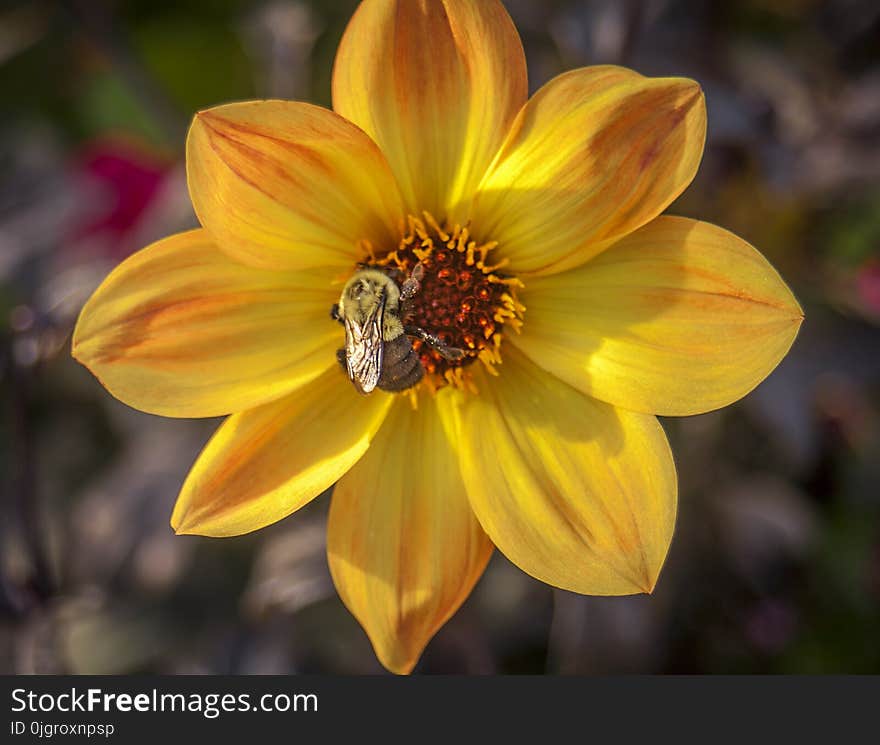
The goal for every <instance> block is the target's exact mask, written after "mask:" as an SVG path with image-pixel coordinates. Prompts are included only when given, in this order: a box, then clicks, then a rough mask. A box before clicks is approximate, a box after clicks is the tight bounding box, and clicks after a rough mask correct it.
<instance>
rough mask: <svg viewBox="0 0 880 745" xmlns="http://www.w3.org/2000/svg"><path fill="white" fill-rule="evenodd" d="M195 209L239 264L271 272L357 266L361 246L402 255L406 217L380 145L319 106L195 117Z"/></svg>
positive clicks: (232, 107)
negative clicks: (400, 247) (394, 250)
mask: <svg viewBox="0 0 880 745" xmlns="http://www.w3.org/2000/svg"><path fill="white" fill-rule="evenodd" d="M186 170H187V180H188V182H189V193H190V196H191V198H192V202H193V207H194V208H195V211H196V214H197V215H198V217H199V220H200V221H201V223H202V225H203V226H204V227H205V228H207V229H208V231H210V233H211V235H212V236H213V238H214V239H215V240H216V241H217V244H218V245H219V246H220V248H222V249H223V250H224V251H226V252H227V253H229V255H230V256H233V257H234V258H236V259H238V260H240V261H243V262H246V263H249V264H252V265H254V266H259V267H266V268H272V269H303V268H306V267H312V266H324V265H333V266H344V267H350V266H351V265H352V264H354V263H355V262H357V261H360V260H363V258H364V257H363V255H362V254H361V253H360V252H359V251H358V249H357V243H358V241H360V240H364V239H365V240H369V241H370V242H371V243H372V244H373V245H374V246H376V247H381V246H396V245H397V242H398V240H399V237H400V236H399V225H400V224H401V220H402V218H403V211H402V210H403V208H402V203H401V201H400V196H399V192H398V189H397V185H396V184H395V182H394V177H393V176H392V175H391V171H390V170H389V168H388V164H387V162H386V161H385V158H384V156H383V155H382V153H381V152H379V149H378V148H377V147H376V145H375V144H374V143H373V142H372V141H371V140H370V138H369V137H367V136H366V135H365V134H364V133H363V132H361V131H360V130H359V129H358V128H357V127H355V126H353V125H352V124H351V123H350V122H347V121H345V120H344V119H343V118H342V117H340V116H337V115H336V114H334V113H333V112H332V111H327V110H326V109H322V108H320V107H318V106H312V105H310V104H305V103H298V102H293V101H249V102H246V103H234V104H229V105H226V106H218V107H216V108H213V109H208V110H207V111H202V112H200V113H198V114H196V117H195V119H194V120H193V123H192V126H191V127H190V130H189V136H188V138H187V142H186Z"/></svg>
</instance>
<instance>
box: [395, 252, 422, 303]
mask: <svg viewBox="0 0 880 745" xmlns="http://www.w3.org/2000/svg"><path fill="white" fill-rule="evenodd" d="M424 277H425V266H424V264H422V262H421V261H420V262H419V263H418V264H416V265H415V266H414V267H413V270H412V271H411V272H410V274H409V277H407V278H406V280H405V281H404V283H403V284H402V285H401V286H400V297H401V298H402V299H403V300H409V299H410V298H411V297H414V296H415V295H416V293H418V291H419V290H420V289H421V287H422V279H424Z"/></svg>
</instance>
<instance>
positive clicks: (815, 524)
mask: <svg viewBox="0 0 880 745" xmlns="http://www.w3.org/2000/svg"><path fill="white" fill-rule="evenodd" d="M355 6H356V1H355V0H269V1H266V0H175V1H174V2H171V1H170V0H80V1H76V0H70V2H51V1H50V0H33V1H27V2H16V1H15V0H12V1H10V0H4V2H2V3H0V392H2V394H0V469H2V470H0V474H2V477H0V672H6V673H8V672H15V673H133V672H160V673H289V672H334V673H368V672H381V671H382V668H381V667H380V666H379V663H378V662H376V660H375V657H374V656H373V653H372V651H371V649H370V646H369V643H368V641H367V639H366V636H365V635H364V633H363V632H362V631H361V629H360V627H359V626H358V625H357V623H356V622H355V621H354V620H353V619H352V617H351V616H350V615H349V614H348V612H347V611H346V610H345V608H344V607H343V605H342V603H341V602H340V600H339V599H338V597H337V596H336V594H335V591H334V589H333V585H332V583H331V581H330V577H329V574H328V571H327V566H326V560H325V556H324V528H325V520H326V510H327V506H328V502H329V499H328V496H327V495H324V496H323V497H321V498H319V499H318V500H316V501H315V502H314V503H313V504H311V505H310V506H308V507H307V508H305V509H303V510H302V511H300V512H299V513H297V514H295V515H294V516H292V517H291V518H288V519H287V520H285V521H283V522H281V523H279V524H277V525H274V526H272V527H271V528H268V529H265V530H262V531H260V532H258V533H256V534H252V535H247V536H243V537H240V538H234V539H225V540H211V539H206V538H197V537H190V536H187V537H175V536H174V535H173V533H172V531H171V529H170V527H169V525H168V519H169V516H170V514H171V508H172V505H173V502H174V499H175V497H176V495H177V492H178V489H179V486H180V484H181V483H182V481H183V478H184V476H185V474H186V472H187V470H188V468H189V466H190V465H191V464H192V462H193V460H194V459H195V457H196V455H197V453H198V451H199V449H200V448H201V446H202V445H203V444H204V443H205V442H206V440H207V438H208V437H209V435H210V433H211V432H212V430H213V429H214V428H215V426H216V424H217V421H215V420H212V421H184V420H170V419H161V418H158V417H153V416H149V415H147V414H141V413H139V412H136V411H133V410H131V409H129V408H127V407H125V406H124V405H122V404H120V403H118V402H117V401H115V400H114V399H113V398H111V397H110V396H109V395H108V394H107V393H106V392H105V391H104V390H103V389H102V388H101V386H100V385H99V384H98V382H97V381H96V380H95V379H94V378H93V377H92V376H91V375H90V374H89V373H88V372H87V371H86V370H85V368H82V367H80V366H79V365H77V364H76V363H75V362H74V361H73V360H72V359H71V357H70V351H69V347H70V333H71V329H72V326H73V323H74V321H75V318H76V314H77V312H78V311H79V308H80V307H81V305H82V303H83V302H84V301H85V299H86V298H87V297H88V295H89V294H90V292H91V291H92V290H93V289H94V288H95V287H96V286H97V284H98V283H99V282H100V280H101V279H102V278H103V277H104V276H105V275H106V274H107V272H108V271H109V270H110V269H111V268H112V267H113V266H114V265H115V264H116V263H118V262H119V261H121V260H122V259H124V258H125V257H126V256H127V255H129V254H130V253H131V252H132V251H134V250H137V249H138V248H140V247H142V246H145V245H146V244H147V243H149V242H151V241H152V240H154V239H157V238H160V237H163V236H165V235H168V234H170V233H173V232H176V231H179V230H182V229H185V228H188V227H190V226H192V225H194V224H195V218H194V216H193V213H192V210H191V207H190V204H189V200H188V197H187V192H186V184H185V176H184V164H183V145H184V135H185V131H186V127H187V125H188V122H189V119H190V118H191V116H192V115H193V113H194V112H195V111H196V110H198V109H199V108H203V107H207V106H210V105H213V104H217V103H222V102H226V101H230V100H235V99H244V98H253V97H280V98H292V99H304V100H309V101H313V102H316V103H320V104H323V105H329V87H330V72H331V67H332V62H333V55H334V52H335V49H336V46H337V44H338V41H339V38H340V36H341V34H342V32H343V29H344V27H345V23H346V22H347V20H348V18H349V17H350V15H351V13H352V11H353V9H354V7H355ZM507 7H508V9H509V11H510V13H511V15H512V16H513V18H514V20H515V22H516V24H517V26H518V28H519V30H520V33H521V35H522V37H523V41H524V44H525V48H526V53H527V56H528V61H529V73H530V83H531V87H532V89H533V90H534V89H535V88H536V87H538V86H540V85H541V84H542V83H544V82H546V81H547V80H549V79H550V78H551V77H552V76H554V75H556V74H557V73H559V72H561V71H563V70H565V69H569V68H572V67H577V66H582V65H588V64H595V63H619V64H625V65H628V66H631V67H634V68H636V69H638V70H639V71H640V72H642V73H645V74H649V75H685V76H689V77H693V78H695V79H697V80H699V81H700V82H701V84H702V85H703V88H704V90H705V91H706V95H707V101H708V108H709V135H708V144H707V147H706V153H705V157H704V160H703V165H702V168H701V170H700V173H699V175H698V176H697V179H696V181H695V182H694V184H693V185H692V186H691V188H690V189H689V190H688V191H687V192H686V193H685V195H684V196H683V197H682V198H681V199H680V200H679V201H678V202H676V203H675V204H674V205H673V207H672V208H671V210H670V211H672V212H674V213H678V214H684V215H687V216H691V217H698V218H701V219H704V220H708V221H711V222H716V223H718V224H720V225H723V226H724V227H726V228H729V229H730V230H733V231H734V232H736V233H738V234H739V235H741V236H743V237H744V238H746V239H747V240H749V241H750V242H751V243H753V244H754V245H755V246H757V247H758V248H759V249H760V250H761V251H762V252H763V253H764V254H765V255H766V256H767V257H768V258H769V259H770V260H771V261H772V262H773V264H774V265H775V266H776V267H777V268H778V269H779V271H780V272H781V274H782V275H783V277H784V278H785V279H786V280H787V281H788V283H789V284H790V285H791V286H792V288H793V289H794V291H795V294H796V295H797V296H798V298H799V299H800V301H801V303H802V304H803V306H804V309H805V311H806V322H805V323H804V325H803V327H802V330H801V334H800V336H799V338H798V340H797V341H796V342H795V345H794V348H793V350H792V352H791V354H790V355H789V356H788V357H787V358H786V359H785V361H784V362H783V363H782V364H781V365H780V366H779V368H778V369H777V370H776V371H775V372H774V373H773V374H772V375H771V376H770V378H769V379H768V380H767V381H766V382H765V383H763V384H762V385H761V386H760V387H759V388H758V389H757V390H756V391H755V392H754V393H752V394H751V395H750V396H748V397H747V398H746V399H745V400H743V401H741V402H740V403H738V404H736V405H734V406H730V407H728V408H726V409H724V410H722V411H719V412H715V413H711V414H706V415H704V416H698V417H692V418H688V419H680V420H673V419H667V420H664V422H663V423H664V426H665V427H666V429H667V431H668V433H669V435H670V438H671V440H672V444H673V449H674V452H675V455H676V459H677V463H678V468H679V481H680V485H681V493H680V506H679V519H678V525H677V531H676V536H675V539H674V541H673V544H672V549H671V553H670V556H669V559H668V561H667V564H666V567H665V569H664V571H663V574H662V575H661V579H660V582H659V584H658V587H657V590H656V591H655V594H654V595H653V596H652V597H650V598H649V597H644V596H640V597H631V598H589V597H580V596H576V595H572V594H570V593H566V592H562V591H557V590H553V589H551V588H549V587H547V586H546V585H543V584H541V583H539V582H537V581H535V580H532V579H531V578H529V577H527V576H526V575H524V574H523V573H521V572H520V571H519V570H517V569H516V568H515V567H513V566H512V565H510V564H509V563H508V562H507V561H506V560H505V559H504V558H503V557H501V556H500V555H497V552H496V556H495V558H494V559H493V560H492V563H491V564H490V566H489V569H488V571H487V572H486V574H485V576H484V578H483V579H482V581H481V582H480V583H479V585H478V586H477V588H476V590H475V591H474V593H473V595H472V596H471V598H470V599H469V600H468V601H467V603H466V604H465V606H464V607H463V608H462V610H461V611H459V613H458V614H456V615H455V616H454V618H453V619H452V620H451V621H450V622H449V623H448V624H447V625H446V627H445V628H444V629H443V630H442V631H441V632H440V633H439V634H438V636H437V637H436V638H435V639H434V641H433V642H432V643H431V644H430V645H429V646H428V649H427V651H426V653H425V655H424V657H423V659H422V662H421V663H420V665H419V667H418V668H417V670H418V671H420V672H425V673H431V672H469V673H492V672H503V673H543V672H547V673H600V672H601V673H605V672H611V673H617V672H673V673H708V672H718V673H738V672H761V673H783V672H785V673H808V672H809V673H825V672H829V673H830V672H849V673H861V672H875V673H876V672H880V519H878V518H880V4H878V3H877V2H876V1H875V0H836V1H835V0H739V1H738V2H724V3H717V2H710V1H709V0H705V1H702V0H643V1H639V0H629V1H624V2H619V1H610V0H608V1H606V0H591V1H584V0H580V1H579V0H508V1H507Z"/></svg>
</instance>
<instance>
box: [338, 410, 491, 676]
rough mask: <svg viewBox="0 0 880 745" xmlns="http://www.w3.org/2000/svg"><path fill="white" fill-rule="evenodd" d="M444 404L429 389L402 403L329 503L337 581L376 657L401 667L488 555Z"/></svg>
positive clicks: (465, 591)
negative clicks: (440, 410) (445, 424)
mask: <svg viewBox="0 0 880 745" xmlns="http://www.w3.org/2000/svg"><path fill="white" fill-rule="evenodd" d="M441 395H442V394H441ZM438 405H439V404H438V402H437V401H435V400H433V399H432V398H431V396H428V395H423V396H421V398H420V400H419V408H418V410H413V409H412V407H411V406H410V404H409V402H408V401H407V400H405V399H398V403H397V405H396V406H395V407H394V408H393V409H392V411H391V412H390V413H389V415H388V419H387V421H386V422H385V426H384V427H383V428H382V430H381V432H380V433H379V434H378V436H377V437H376V440H375V441H374V442H373V444H372V445H371V447H370V450H369V452H368V453H367V454H366V455H365V456H364V457H363V458H362V459H361V460H360V461H359V462H358V463H357V465H355V466H354V468H352V469H351V471H349V472H348V473H347V474H346V475H345V476H344V477H343V478H342V479H341V480H340V482H339V483H338V484H337V486H336V490H335V492H334V494H333V501H332V502H331V506H330V520H329V524H328V528H327V554H328V558H329V562H330V571H331V573H332V574H333V581H334V582H335V583H336V588H337V590H338V591H339V595H340V596H341V597H342V600H343V602H345V604H346V606H347V607H348V609H349V610H350V611H351V612H352V614H353V615H354V616H355V617H356V618H357V619H358V621H360V623H361V625H362V626H363V627H364V629H365V630H366V632H367V634H368V636H369V637H370V640H371V641H372V643H373V648H374V649H375V651H376V656H377V657H378V658H379V660H380V661H381V662H382V664H383V665H385V667H387V668H388V669H389V670H391V671H392V672H395V673H408V672H410V671H411V670H412V668H413V667H414V666H415V664H416V662H417V661H418V659H419V656H420V655H421V653H422V650H423V649H424V648H425V645H426V644H427V643H428V641H429V640H430V639H431V637H432V636H434V634H435V633H436V632H437V630H438V629H439V628H440V627H441V626H442V625H443V624H444V623H445V622H446V620H447V619H448V618H449V617H450V616H451V615H452V614H453V613H454V612H455V611H456V610H457V609H458V607H459V606H460V605H461V604H462V602H464V600H465V598H466V597H467V596H468V595H469V594H470V591H471V589H472V588H473V586H474V584H475V583H476V581H477V580H478V579H479V577H480V575H481V574H482V573H483V569H484V568H485V566H486V563H487V562H488V560H489V556H490V554H491V553H492V544H491V543H490V542H489V539H488V538H487V537H486V535H485V533H483V531H482V529H481V528H480V526H479V524H478V523H477V521H476V519H475V518H474V516H473V513H472V512H471V509H470V507H469V505H468V501H467V497H466V495H465V491H464V486H463V484H462V481H461V476H460V474H459V470H458V457H457V455H456V454H455V450H454V447H453V443H452V442H450V440H449V439H448V437H447V435H446V434H445V431H444V428H443V425H442V423H441V419H440V417H439V416H438V412H437V406H438Z"/></svg>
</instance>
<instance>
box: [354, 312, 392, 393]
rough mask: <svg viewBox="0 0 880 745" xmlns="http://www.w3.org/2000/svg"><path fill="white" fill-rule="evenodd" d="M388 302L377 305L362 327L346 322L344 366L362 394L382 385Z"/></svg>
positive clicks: (356, 323) (358, 324)
mask: <svg viewBox="0 0 880 745" xmlns="http://www.w3.org/2000/svg"><path fill="white" fill-rule="evenodd" d="M384 320H385V298H384V296H383V297H382V299H381V300H380V302H378V303H376V305H375V307H374V309H373V310H372V311H371V313H370V314H369V315H368V316H367V318H366V319H365V320H364V323H363V324H360V323H358V322H357V321H356V320H354V319H352V318H346V319H345V363H346V367H347V368H348V377H349V378H351V381H352V382H353V383H354V384H355V386H356V387H357V389H358V390H359V391H360V392H361V393H369V392H370V391H372V390H373V389H374V388H375V387H376V385H377V384H378V383H379V376H380V375H381V373H382V357H383V353H384V344H383V343H382V326H383V323H384Z"/></svg>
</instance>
